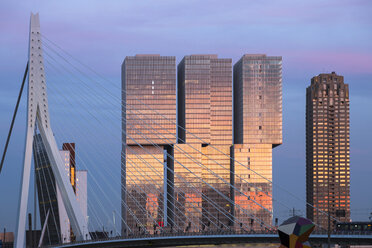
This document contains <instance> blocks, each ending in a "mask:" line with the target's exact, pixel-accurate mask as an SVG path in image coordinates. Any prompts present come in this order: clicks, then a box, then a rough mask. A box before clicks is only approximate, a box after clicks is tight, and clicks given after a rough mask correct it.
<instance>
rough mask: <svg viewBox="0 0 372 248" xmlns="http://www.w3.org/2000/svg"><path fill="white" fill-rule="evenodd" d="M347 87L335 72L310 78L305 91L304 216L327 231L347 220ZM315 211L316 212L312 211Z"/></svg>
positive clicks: (348, 194) (348, 138) (348, 133)
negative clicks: (328, 215)
mask: <svg viewBox="0 0 372 248" xmlns="http://www.w3.org/2000/svg"><path fill="white" fill-rule="evenodd" d="M349 110H350V109H349V86H348V84H345V83H344V78H343V76H340V75H337V74H336V73H335V72H332V73H330V74H320V75H318V76H315V77H313V78H312V79H311V85H310V86H309V87H308V88H307V90H306V196H307V202H308V203H310V204H311V205H312V206H310V205H307V209H306V214H307V217H308V218H309V219H311V220H313V221H314V222H315V223H317V224H319V225H320V227H321V228H324V229H327V228H328V217H327V214H328V212H329V213H330V215H331V217H332V218H331V220H330V225H331V227H332V228H333V227H334V220H335V219H337V220H338V221H341V222H348V221H350V124H349V122H350V120H349V114H350V112H349ZM315 208H316V209H315Z"/></svg>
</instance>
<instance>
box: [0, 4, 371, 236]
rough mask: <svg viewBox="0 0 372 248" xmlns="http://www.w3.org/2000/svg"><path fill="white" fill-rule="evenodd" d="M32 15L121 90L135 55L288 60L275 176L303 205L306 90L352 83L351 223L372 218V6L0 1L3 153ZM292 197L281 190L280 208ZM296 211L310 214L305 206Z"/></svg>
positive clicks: (12, 181) (10, 165)
mask: <svg viewBox="0 0 372 248" xmlns="http://www.w3.org/2000/svg"><path fill="white" fill-rule="evenodd" d="M31 11H33V12H39V13H40V20H41V28H42V33H43V35H45V36H46V37H47V38H48V39H50V40H52V41H53V42H55V43H56V44H58V45H59V46H61V47H63V49H64V50H66V51H68V52H69V53H70V54H71V55H73V56H74V57H76V58H78V59H79V60H80V61H82V62H84V63H85V64H86V65H88V66H89V67H91V68H94V70H96V71H97V72H98V73H99V74H101V75H103V76H104V77H106V78H109V79H110V80H111V81H112V82H114V84H117V86H118V87H120V67H121V63H122V61H123V59H124V58H125V56H128V55H135V54H141V53H146V54H148V53H156V54H161V55H172V56H176V57H177V61H180V60H181V59H182V57H183V56H184V55H188V54H200V53H201V54H218V55H219V57H222V58H223V57H226V58H232V59H233V63H235V62H236V61H237V60H238V59H239V58H240V57H241V56H242V55H243V54H245V53H249V54H252V53H260V54H262V53H264V54H268V55H279V56H283V126H284V131H283V132H284V133H283V135H284V139H283V145H281V146H279V147H277V148H275V150H274V158H273V160H274V165H273V173H274V176H273V177H274V182H275V183H276V184H277V185H280V186H281V187H283V188H286V189H288V190H290V191H291V192H293V193H294V194H296V195H298V196H300V197H301V198H304V197H305V89H306V87H307V86H308V85H309V83H310V79H311V77H313V76H315V75H317V74H319V73H325V72H332V71H335V72H336V73H338V74H340V75H343V76H344V77H345V82H346V83H348V84H349V85H350V109H351V110H350V111H351V113H350V126H351V201H352V204H351V208H352V217H353V219H355V220H357V219H358V220H366V219H367V218H368V214H369V213H370V212H372V191H371V190H369V188H370V180H371V178H372V158H371V156H370V153H371V150H372V142H371V140H372V131H371V129H370V126H371V122H372V110H371V109H372V98H371V95H372V42H371V41H372V15H371V13H372V1H369V0H328V1H323V0H311V1H289V0H280V1H278V0H262V1H253V0H232V1H222V0H214V1H212V0H157V1H155V0H143V1H129V0H121V1H119V0H118V1H98V0H80V1H72V0H64V1H35V0H31V1H30V0H27V1H26V0H22V1H20V0H19V1H0V32H1V35H0V120H1V121H0V149H1V151H2V149H3V146H4V144H5V139H6V135H7V132H8V128H9V125H10V121H11V116H12V113H13V109H14V105H15V102H16V97H17V94H18V91H19V86H20V83H21V78H22V74H23V71H24V67H25V65H26V62H27V49H28V28H29V17H30V13H31ZM117 94H118V96H119V95H120V93H117ZM24 96H25V95H24ZM24 100H25V97H24V98H23V101H22V105H21V109H20V112H19V115H18V117H17V120H16V124H15V129H14V135H13V136H12V141H11V143H10V146H9V151H8V152H9V153H8V156H7V159H6V161H5V166H4V169H3V171H2V173H1V175H0V199H1V200H0V228H2V227H4V226H5V227H7V228H8V229H9V230H14V228H15V220H16V212H17V211H16V210H17V207H16V206H17V205H18V195H19V180H20V175H21V166H22V159H23V148H24V135H25V132H24V131H25V125H24V123H25V101H24ZM50 101H52V100H50ZM51 111H53V110H51ZM114 111H115V110H114ZM57 118H58V117H57ZM52 123H53V120H52ZM53 124H54V123H53ZM55 125H56V126H57V125H58V123H55ZM55 132H56V131H55ZM119 132H120V130H119ZM74 141H75V140H74ZM76 142H77V141H76ZM82 142H83V141H82ZM106 142H108V143H110V141H107V140H106ZM113 143H115V142H113ZM115 144H116V145H117V147H116V148H115V149H117V150H118V151H119V152H120V143H115ZM119 163H120V161H119ZM284 195H285V194H283V193H280V192H278V191H277V190H274V197H277V198H278V200H279V201H280V200H283V199H284V198H285V196H284ZM293 207H295V208H298V209H304V206H303V204H302V203H299V202H297V203H293ZM30 209H32V208H30ZM302 211H303V210H302Z"/></svg>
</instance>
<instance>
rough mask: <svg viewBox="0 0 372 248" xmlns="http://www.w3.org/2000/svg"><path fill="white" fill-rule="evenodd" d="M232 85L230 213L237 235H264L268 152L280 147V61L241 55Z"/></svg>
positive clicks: (267, 208)
mask: <svg viewBox="0 0 372 248" xmlns="http://www.w3.org/2000/svg"><path fill="white" fill-rule="evenodd" d="M233 85H234V86H233V88H234V89H233V92H234V93H233V97H234V101H233V102H234V104H233V106H234V107H233V112H234V146H233V147H232V148H231V156H232V157H233V158H234V160H233V161H232V164H231V167H232V168H231V170H232V171H233V172H234V176H233V177H232V178H231V180H232V181H231V184H232V185H234V187H235V188H232V191H231V192H232V193H231V195H232V198H233V199H234V202H235V204H236V205H235V207H233V209H232V212H233V214H234V216H235V226H236V227H237V228H238V230H239V229H248V230H250V229H253V230H264V229H265V228H266V227H268V226H270V225H271V224H272V209H273V207H272V184H271V180H272V148H273V147H276V146H278V145H280V144H281V143H282V58H281V57H278V56H266V55H264V54H253V55H251V54H246V55H244V56H243V57H242V58H241V59H240V60H239V61H238V62H237V63H236V64H235V65H234V79H233ZM259 175H261V176H259Z"/></svg>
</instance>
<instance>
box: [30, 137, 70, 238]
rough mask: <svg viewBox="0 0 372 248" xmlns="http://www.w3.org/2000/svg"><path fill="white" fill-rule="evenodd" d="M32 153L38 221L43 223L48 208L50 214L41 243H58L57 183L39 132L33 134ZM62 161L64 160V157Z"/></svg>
mask: <svg viewBox="0 0 372 248" xmlns="http://www.w3.org/2000/svg"><path fill="white" fill-rule="evenodd" d="M33 153H34V164H35V176H36V186H37V196H38V201H39V212H40V221H41V223H42V224H44V222H45V218H46V215H47V213H48V210H49V209H50V213H49V215H50V216H49V218H48V223H47V226H46V230H45V236H44V240H43V244H44V245H53V244H58V243H60V242H61V240H62V239H61V230H60V220H59V210H58V202H57V191H56V187H57V185H56V181H55V178H54V174H53V171H52V167H51V164H50V161H49V158H48V154H47V151H46V149H45V146H44V143H43V141H42V139H41V135H40V134H36V135H34V142H33ZM63 161H65V160H64V158H63Z"/></svg>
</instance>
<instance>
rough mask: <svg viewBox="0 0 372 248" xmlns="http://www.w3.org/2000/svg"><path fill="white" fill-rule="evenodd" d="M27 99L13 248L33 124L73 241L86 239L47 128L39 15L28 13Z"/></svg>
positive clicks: (21, 243)
mask: <svg viewBox="0 0 372 248" xmlns="http://www.w3.org/2000/svg"><path fill="white" fill-rule="evenodd" d="M28 59H29V60H28V61H29V63H28V66H29V70H28V97H27V127H26V144H25V154H24V162H23V174H22V177H21V192H20V199H19V209H18V221H17V230H16V231H17V237H16V241H15V242H16V243H15V247H17V248H23V247H25V234H26V233H25V231H26V212H27V201H28V194H29V186H30V172H31V158H32V149H33V146H32V143H33V139H34V131H35V125H36V122H37V126H38V129H39V130H40V134H41V138H42V141H43V143H44V146H45V148H46V152H47V154H48V158H49V160H50V164H51V168H52V171H53V174H54V177H55V180H56V184H57V187H58V189H59V190H60V192H61V196H62V199H63V203H64V205H65V208H66V212H67V215H68V218H69V219H70V223H71V227H72V230H73V232H74V234H75V235H76V240H86V239H90V235H89V232H88V226H87V220H86V218H85V217H84V216H83V214H82V211H81V209H80V207H79V205H78V202H77V200H76V196H75V194H74V191H73V189H72V186H71V184H70V181H69V178H68V176H67V175H66V172H65V171H64V163H63V161H62V158H61V155H60V153H59V149H58V147H57V143H56V141H55V139H54V136H53V131H52V128H51V126H50V117H49V110H48V98H47V92H46V78H45V72H44V59H43V52H42V47H41V34H40V21H39V14H35V15H34V14H32V13H31V20H30V40H29V57H28Z"/></svg>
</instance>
